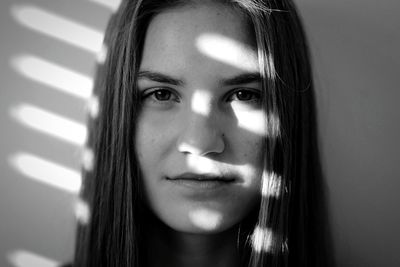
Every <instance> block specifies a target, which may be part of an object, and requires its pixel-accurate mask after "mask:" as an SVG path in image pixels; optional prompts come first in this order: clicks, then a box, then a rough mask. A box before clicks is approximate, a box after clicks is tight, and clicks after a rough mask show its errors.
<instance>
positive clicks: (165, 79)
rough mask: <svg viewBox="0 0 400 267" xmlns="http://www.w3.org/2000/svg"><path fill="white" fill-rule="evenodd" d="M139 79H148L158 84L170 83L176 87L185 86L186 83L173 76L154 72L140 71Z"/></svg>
mask: <svg viewBox="0 0 400 267" xmlns="http://www.w3.org/2000/svg"><path fill="white" fill-rule="evenodd" d="M138 78H146V79H148V80H151V81H154V82H158V83H168V84H172V85H176V86H180V85H183V84H184V82H183V81H182V80H179V79H176V78H173V77H171V76H168V75H165V74H162V73H158V72H152V71H139V73H138Z"/></svg>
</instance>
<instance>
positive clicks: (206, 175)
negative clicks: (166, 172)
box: [167, 172, 235, 182]
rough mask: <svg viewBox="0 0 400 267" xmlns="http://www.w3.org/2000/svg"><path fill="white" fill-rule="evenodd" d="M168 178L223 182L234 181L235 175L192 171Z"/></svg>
mask: <svg viewBox="0 0 400 267" xmlns="http://www.w3.org/2000/svg"><path fill="white" fill-rule="evenodd" d="M167 179H168V180H195V181H221V182H232V181H234V180H235V177H234V176H232V175H228V176H227V175H218V174H211V173H203V174H197V173H190V172H185V173H183V174H180V175H176V176H171V177H167Z"/></svg>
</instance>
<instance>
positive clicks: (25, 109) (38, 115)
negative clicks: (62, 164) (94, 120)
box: [11, 104, 87, 146]
mask: <svg viewBox="0 0 400 267" xmlns="http://www.w3.org/2000/svg"><path fill="white" fill-rule="evenodd" d="M11 116H12V117H14V118H15V119H16V120H17V121H18V122H20V123H22V124H23V125H25V126H28V127H30V128H32V129H35V130H37V131H40V132H42V133H46V134H48V135H51V136H53V137H56V138H59V139H62V140H63V141H66V142H68V143H71V144H74V145H78V146H83V144H84V143H85V140H86V134H87V130H86V127H85V126H84V124H81V123H78V122H76V121H73V120H71V119H68V118H66V117H63V116H61V115H58V114H55V113H52V112H50V111H47V110H44V109H41V108H39V107H36V106H33V105H30V104H20V105H17V106H16V107H14V108H13V109H12V110H11Z"/></svg>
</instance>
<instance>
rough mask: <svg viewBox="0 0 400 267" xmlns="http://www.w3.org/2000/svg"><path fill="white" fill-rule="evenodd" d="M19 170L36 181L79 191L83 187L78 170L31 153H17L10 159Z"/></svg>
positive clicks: (12, 164) (66, 189)
mask: <svg viewBox="0 0 400 267" xmlns="http://www.w3.org/2000/svg"><path fill="white" fill-rule="evenodd" d="M9 161H10V164H11V166H13V167H14V168H15V169H16V170H17V171H18V172H20V173H22V174H23V175H25V176H26V177H28V178H31V179H33V180H35V181H38V182H41V183H44V184H47V185H50V186H53V187H56V188H58V189H61V190H64V191H67V192H70V193H77V192H79V190H80V187H81V175H80V173H79V172H78V171H76V170H73V169H70V168H68V167H65V166H63V165H61V164H58V163H55V162H52V161H50V160H48V159H44V158H41V157H38V156H36V155H33V154H29V153H25V152H24V153H17V154H15V155H13V156H11V157H10V159H9Z"/></svg>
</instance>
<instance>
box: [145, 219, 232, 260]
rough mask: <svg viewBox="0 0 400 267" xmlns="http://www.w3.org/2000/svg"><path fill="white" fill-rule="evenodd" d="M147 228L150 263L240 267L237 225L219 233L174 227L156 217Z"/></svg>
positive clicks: (147, 248)
mask: <svg viewBox="0 0 400 267" xmlns="http://www.w3.org/2000/svg"><path fill="white" fill-rule="evenodd" d="M151 221H152V222H151V223H150V224H148V225H147V227H146V228H147V229H146V238H145V240H146V241H145V244H146V251H147V266H148V267H160V266H163V267H172V266H173V267H188V266H190V267H204V266H207V267H238V266H240V253H239V249H238V248H237V243H236V242H237V233H238V232H237V230H238V229H237V228H236V227H234V228H232V229H229V230H226V231H224V232H221V233H216V234H192V233H184V232H178V231H175V230H173V229H171V228H169V227H168V226H166V225H164V224H163V223H162V222H160V221H158V220H157V219H151Z"/></svg>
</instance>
